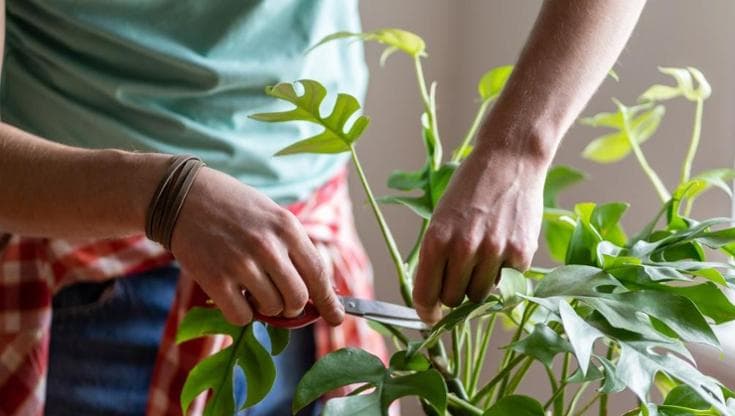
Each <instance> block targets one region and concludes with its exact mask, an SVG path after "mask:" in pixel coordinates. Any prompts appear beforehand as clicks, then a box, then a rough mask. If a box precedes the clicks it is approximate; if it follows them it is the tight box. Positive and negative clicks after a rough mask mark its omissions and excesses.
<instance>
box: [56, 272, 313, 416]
mask: <svg viewBox="0 0 735 416" xmlns="http://www.w3.org/2000/svg"><path fill="white" fill-rule="evenodd" d="M178 276H179V269H178V267H176V266H175V265H171V266H167V267H163V268H159V269H155V270H151V271H148V272H145V273H140V274H138V275H134V276H129V277H125V278H120V279H114V280H110V281H107V282H102V283H79V284H76V285H73V286H69V287H67V288H64V289H62V290H61V291H60V292H59V293H58V294H57V295H56V296H55V297H54V300H53V307H54V314H53V321H52V325H51V344H50V352H49V366H48V384H47V395H46V408H45V414H46V415H47V416H72V415H73V416H86V415H106V416H108V415H109V416H117V415H120V416H134V415H136V416H137V415H144V414H145V408H146V403H147V400H148V388H149V385H150V380H151V375H152V373H153V367H154V365H155V361H156V354H157V352H158V345H159V342H160V339H161V335H162V333H163V327H164V325H165V322H166V318H167V317H168V312H169V308H170V307H171V304H172V301H173V298H174V294H175V291H176V282H177V279H178ZM257 327H259V329H256V333H258V334H259V339H262V340H263V341H262V342H267V336H266V335H265V334H264V332H265V331H264V330H263V327H262V326H261V325H257ZM313 357H314V337H313V333H312V330H311V328H305V329H302V330H298V331H292V333H291V341H290V343H289V346H288V347H287V348H286V350H284V351H283V353H281V354H280V355H279V356H277V357H275V362H276V367H277V372H278V375H277V378H276V383H275V385H274V388H273V390H272V391H271V393H270V394H269V395H268V396H267V397H266V399H265V400H264V401H263V402H261V403H259V404H258V405H256V406H255V407H253V408H251V409H248V410H246V411H245V412H243V413H241V415H247V416H266V415H268V416H278V415H284V416H285V415H290V414H291V411H290V407H291V399H292V397H293V392H294V390H295V387H296V384H297V383H298V381H299V380H300V379H301V376H302V375H303V374H304V372H306V370H308V368H309V367H311V365H312V364H313V362H314V358H313ZM235 391H236V394H237V396H238V401H241V398H242V397H244V379H243V377H242V376H240V377H236V383H235ZM313 411H314V410H313V409H309V410H308V411H307V412H306V413H302V414H304V415H306V414H311V412H313Z"/></svg>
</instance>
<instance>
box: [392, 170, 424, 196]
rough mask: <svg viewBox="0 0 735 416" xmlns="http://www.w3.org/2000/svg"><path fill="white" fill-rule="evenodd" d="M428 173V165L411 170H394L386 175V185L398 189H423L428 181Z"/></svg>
mask: <svg viewBox="0 0 735 416" xmlns="http://www.w3.org/2000/svg"><path fill="white" fill-rule="evenodd" d="M428 174H429V168H428V165H426V166H424V167H423V168H421V170H417V171H413V172H405V171H400V170H396V171H393V172H392V173H391V174H390V176H388V187H389V188H391V189H397V190H399V191H411V190H414V189H423V188H424V186H426V184H427V183H428Z"/></svg>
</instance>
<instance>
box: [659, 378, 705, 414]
mask: <svg viewBox="0 0 735 416" xmlns="http://www.w3.org/2000/svg"><path fill="white" fill-rule="evenodd" d="M663 404H664V405H668V406H679V407H688V408H690V409H699V410H706V409H709V408H710V407H711V406H710V404H709V403H707V401H706V400H704V399H703V398H701V397H699V394H697V392H696V391H694V389H692V388H691V387H689V386H687V385H686V384H680V385H678V386H676V387H674V388H673V389H672V390H671V391H670V392H669V394H667V395H666V399H665V400H664V403H663Z"/></svg>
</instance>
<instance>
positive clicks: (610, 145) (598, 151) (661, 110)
mask: <svg viewBox="0 0 735 416" xmlns="http://www.w3.org/2000/svg"><path fill="white" fill-rule="evenodd" d="M631 108H635V107H631ZM665 113H666V109H665V107H664V106H662V105H657V106H655V107H653V108H652V109H650V110H647V111H644V112H643V113H642V114H640V115H638V116H636V117H635V118H632V119H631V122H630V135H631V137H628V135H627V134H626V133H625V131H624V129H623V127H622V125H621V126H620V127H618V131H616V132H614V133H609V134H606V135H604V136H601V137H599V138H597V139H595V140H593V141H592V142H590V143H589V144H588V145H587V147H585V148H584V150H583V152H582V156H583V157H585V158H586V159H589V160H592V161H595V162H598V163H612V162H617V161H618V160H621V159H623V158H624V157H626V156H627V155H628V154H629V153H630V152H631V150H632V148H631V146H630V140H635V141H636V143H638V144H642V143H644V142H645V141H646V140H648V139H649V138H650V137H651V136H653V133H655V132H656V129H658V126H659V124H661V120H662V119H663V116H664V114H665ZM621 117H622V114H621Z"/></svg>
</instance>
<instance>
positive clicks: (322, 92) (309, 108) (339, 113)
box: [250, 79, 370, 156]
mask: <svg viewBox="0 0 735 416" xmlns="http://www.w3.org/2000/svg"><path fill="white" fill-rule="evenodd" d="M295 84H299V85H301V87H303V93H302V94H300V95H299V94H298V93H297V92H296V90H295V88H294V86H295ZM265 93H266V94H267V95H270V96H271V97H275V98H278V99H281V100H284V101H287V102H289V103H291V104H293V105H295V106H296V108H294V109H293V110H290V111H281V112H274V113H260V114H253V115H251V116H250V118H253V119H255V120H259V121H266V122H286V121H307V122H310V123H314V124H317V125H319V126H321V127H323V128H324V131H322V132H321V133H319V134H317V135H316V136H312V137H309V138H307V139H304V140H301V141H298V142H296V143H294V144H292V145H291V146H288V147H286V148H285V149H282V150H280V151H279V152H278V153H276V155H279V156H280V155H290V154H296V153H342V152H347V151H349V150H350V149H351V148H352V144H353V143H354V142H355V141H357V139H358V138H359V137H360V136H361V135H362V133H363V132H364V131H365V129H366V128H367V126H368V124H369V122H370V119H369V118H368V117H366V116H357V118H356V119H355V120H354V122H352V123H351V126H350V127H349V128H348V127H347V124H348V121H350V119H352V118H353V116H354V115H355V113H357V111H358V110H359V109H360V103H359V102H358V101H357V99H356V98H355V97H353V96H351V95H349V94H339V95H337V101H336V102H335V103H334V107H333V108H332V111H331V113H330V114H329V115H328V116H326V117H323V116H322V115H321V111H320V107H321V105H322V101H324V98H325V97H326V95H327V90H326V89H325V88H324V86H323V85H322V84H320V83H319V82H317V81H314V80H310V79H302V80H300V81H296V82H295V83H294V84H291V83H280V84H277V85H275V86H272V87H266V89H265Z"/></svg>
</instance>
